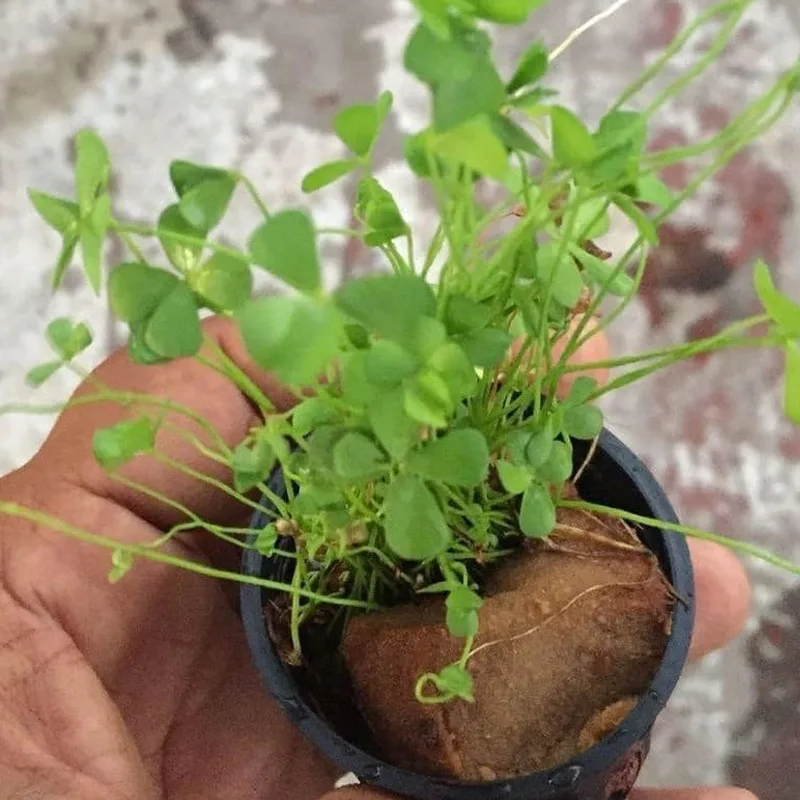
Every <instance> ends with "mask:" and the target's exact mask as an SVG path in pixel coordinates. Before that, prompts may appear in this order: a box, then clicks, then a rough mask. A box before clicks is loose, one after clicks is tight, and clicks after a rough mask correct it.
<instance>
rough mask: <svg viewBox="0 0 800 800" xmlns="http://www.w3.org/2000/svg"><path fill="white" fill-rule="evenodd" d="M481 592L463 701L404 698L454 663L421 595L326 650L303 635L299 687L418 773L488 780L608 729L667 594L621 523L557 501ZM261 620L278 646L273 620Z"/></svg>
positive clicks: (431, 605)
mask: <svg viewBox="0 0 800 800" xmlns="http://www.w3.org/2000/svg"><path fill="white" fill-rule="evenodd" d="M482 593H483V595H484V596H485V598H486V600H485V603H484V606H483V607H482V608H481V610H480V612H479V615H480V629H479V635H478V637H477V639H476V641H475V649H474V651H473V652H474V654H473V656H472V657H471V659H470V661H469V670H470V672H471V674H472V676H473V679H474V693H475V702H474V703H468V702H465V701H463V700H453V701H450V702H448V703H443V704H421V703H419V702H418V701H417V699H416V698H415V695H414V688H415V685H416V683H417V680H418V678H419V676H420V675H423V674H425V673H429V672H437V671H439V670H440V669H441V668H443V667H444V666H446V665H447V664H450V663H453V662H454V661H457V660H458V658H459V656H460V655H461V647H462V644H463V642H462V641H461V640H459V639H455V638H454V637H452V636H451V635H450V634H449V633H448V631H447V629H446V627H445V623H444V618H445V610H444V606H443V601H442V599H441V598H440V597H436V596H427V597H426V599H424V600H422V601H421V602H416V603H414V604H407V605H402V606H397V607H395V608H392V609H390V610H388V611H386V612H382V613H378V614H371V615H367V616H357V617H352V618H351V619H350V621H349V622H348V624H347V626H346V628H345V630H344V633H343V635H342V637H341V645H340V647H339V650H338V651H337V652H336V653H331V652H330V651H327V650H326V647H325V646H324V645H321V642H322V637H314V636H312V637H310V641H309V643H308V645H307V646H306V647H305V655H306V659H307V663H306V669H304V670H303V671H304V672H305V673H306V680H305V681H304V683H306V690H307V692H308V694H310V695H311V696H314V697H316V699H317V700H318V701H319V711H320V712H321V713H323V714H324V716H326V717H327V718H328V719H329V720H331V723H332V724H333V726H334V727H335V728H336V729H337V730H339V732H340V733H342V734H343V735H345V736H346V738H347V739H348V740H349V741H353V742H357V743H358V744H359V745H360V746H362V747H363V748H364V749H366V750H368V751H371V752H374V753H375V754H376V755H378V756H380V757H382V758H384V759H385V760H386V761H388V762H390V763H393V764H395V765H396V766H398V767H401V768H406V769H409V770H411V771H414V772H417V773H426V774H429V775H435V776H440V777H443V778H451V779H457V780H462V781H493V780H497V779H506V778H513V777H517V776H521V775H529V774H532V773H536V772H539V771H542V770H546V769H549V768H551V767H555V766H558V765H560V764H563V763H565V762H567V761H569V760H570V759H572V758H573V757H574V756H576V755H577V754H579V753H581V752H583V751H585V750H586V749H588V748H589V747H591V746H592V745H594V744H596V743H597V742H599V741H600V740H601V739H603V738H604V737H605V736H606V735H607V734H609V733H611V732H612V731H613V730H614V729H616V728H617V727H618V726H619V725H620V723H621V722H622V721H623V719H624V718H625V717H626V716H627V714H628V713H629V712H630V710H631V709H632V708H633V706H634V705H635V704H636V702H637V700H638V698H639V696H640V695H642V694H643V693H644V692H646V691H647V688H648V685H649V684H650V682H651V680H652V678H653V676H654V674H655V672H656V670H657V668H658V666H659V663H660V661H661V658H662V655H663V653H664V649H665V646H666V643H667V639H668V637H669V634H670V629H671V619H672V610H673V606H674V603H675V597H674V593H673V591H672V589H671V587H670V585H669V582H668V581H667V580H666V578H665V577H664V574H663V573H662V571H661V569H660V567H659V564H658V561H657V559H656V557H655V556H654V555H653V553H652V552H651V551H650V550H648V549H647V548H646V547H644V545H643V544H642V543H641V541H640V540H639V538H638V536H637V535H636V533H635V532H634V530H633V529H632V528H630V527H629V526H628V525H626V524H625V523H623V522H621V521H619V520H618V519H616V518H612V517H601V516H598V515H595V514H589V513H588V512H585V511H579V510H574V509H561V510H560V512H559V515H558V527H557V529H556V532H555V533H554V534H553V535H552V536H551V537H550V538H549V539H548V540H547V541H537V542H530V543H527V544H526V545H525V546H524V547H523V548H522V549H521V550H520V552H519V554H518V555H517V556H515V557H513V558H510V559H507V560H506V561H504V562H502V563H500V564H499V565H498V566H496V567H494V568H493V569H492V570H490V571H489V572H487V574H486V576H485V579H484V582H483V586H482ZM268 616H269V618H270V620H271V624H270V626H269V627H270V634H271V636H272V638H273V641H275V642H276V644H277V645H278V649H279V651H280V650H282V651H283V652H288V650H287V649H286V648H282V647H281V639H282V636H281V632H280V629H281V627H282V626H281V624H280V616H281V615H280V614H279V613H276V608H275V607H273V608H272V610H271V612H270V614H269V615H268ZM327 640H328V641H330V639H327ZM356 709H358V711H359V712H360V713H357V712H356Z"/></svg>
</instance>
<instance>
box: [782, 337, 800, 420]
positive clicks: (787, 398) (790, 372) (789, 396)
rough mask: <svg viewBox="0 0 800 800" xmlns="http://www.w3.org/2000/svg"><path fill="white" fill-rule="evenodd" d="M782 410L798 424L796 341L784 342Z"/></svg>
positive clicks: (799, 367) (799, 388)
mask: <svg viewBox="0 0 800 800" xmlns="http://www.w3.org/2000/svg"><path fill="white" fill-rule="evenodd" d="M783 410H784V413H785V414H786V416H787V418H788V419H790V420H791V421H792V422H794V423H796V424H798V425H800V347H798V345H797V343H796V342H787V344H786V368H785V371H784V376H783Z"/></svg>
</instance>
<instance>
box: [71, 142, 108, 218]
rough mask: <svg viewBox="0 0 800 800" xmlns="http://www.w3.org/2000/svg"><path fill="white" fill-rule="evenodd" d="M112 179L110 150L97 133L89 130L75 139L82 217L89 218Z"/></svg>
mask: <svg viewBox="0 0 800 800" xmlns="http://www.w3.org/2000/svg"><path fill="white" fill-rule="evenodd" d="M110 177H111V162H110V161H109V157H108V149H107V148H106V146H105V143H104V142H103V140H102V139H101V138H100V137H99V136H98V135H97V133H96V132H95V131H93V130H90V129H88V128H84V129H83V130H81V131H79V132H78V134H77V135H76V137H75V196H76V197H77V199H78V207H79V208H80V214H81V217H84V218H85V217H87V216H88V215H89V214H90V213H91V210H92V208H93V207H94V204H95V202H96V200H97V198H98V196H99V195H100V194H101V193H102V192H105V190H106V188H107V187H108V181H109V178H110Z"/></svg>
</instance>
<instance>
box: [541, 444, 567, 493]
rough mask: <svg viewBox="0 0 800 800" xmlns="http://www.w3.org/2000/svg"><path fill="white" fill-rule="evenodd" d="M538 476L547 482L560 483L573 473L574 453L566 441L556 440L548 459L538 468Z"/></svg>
mask: <svg viewBox="0 0 800 800" xmlns="http://www.w3.org/2000/svg"><path fill="white" fill-rule="evenodd" d="M536 473H537V474H538V476H539V477H540V478H541V479H542V480H543V481H546V482H547V483H555V484H560V483H564V481H567V480H569V478H570V476H571V475H572V455H571V453H570V449H569V447H567V445H566V444H564V442H561V441H554V442H553V447H552V449H551V450H550V455H549V456H548V457H547V461H545V462H544V464H542V465H541V466H540V467H539V468H538V469H537V470H536Z"/></svg>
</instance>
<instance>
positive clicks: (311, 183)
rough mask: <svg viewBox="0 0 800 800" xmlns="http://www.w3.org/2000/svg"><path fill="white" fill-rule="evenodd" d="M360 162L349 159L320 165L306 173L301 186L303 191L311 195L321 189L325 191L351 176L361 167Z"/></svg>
mask: <svg viewBox="0 0 800 800" xmlns="http://www.w3.org/2000/svg"><path fill="white" fill-rule="evenodd" d="M359 164H360V162H359V161H358V159H355V158H347V159H343V160H341V161H329V162H328V163H327V164H320V165H319V166H318V167H316V168H315V169H312V170H311V172H308V173H306V176H305V177H304V178H303V182H302V184H301V188H302V190H303V191H304V192H305V193H306V194H311V193H312V192H316V191H318V190H319V189H323V188H324V187H326V186H329V185H330V184H332V183H335V182H336V181H338V180H339V179H340V178H343V177H344V176H345V175H349V174H350V173H351V172H352V171H353V170H354V169H356V168H357V167H358V166H359Z"/></svg>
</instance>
